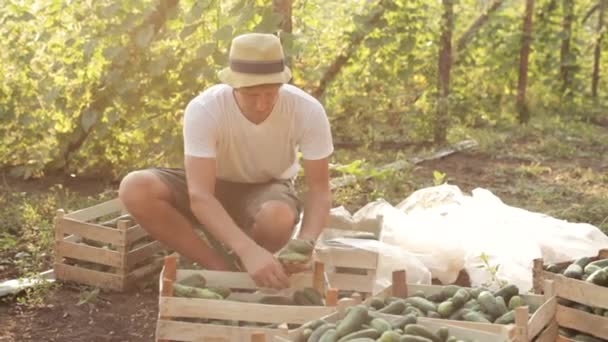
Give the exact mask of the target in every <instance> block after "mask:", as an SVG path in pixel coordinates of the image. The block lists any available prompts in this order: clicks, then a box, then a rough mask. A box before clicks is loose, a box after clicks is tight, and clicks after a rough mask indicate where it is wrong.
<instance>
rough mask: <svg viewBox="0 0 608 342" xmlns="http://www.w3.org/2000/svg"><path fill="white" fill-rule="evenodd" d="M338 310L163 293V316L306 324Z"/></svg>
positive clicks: (161, 309)
mask: <svg viewBox="0 0 608 342" xmlns="http://www.w3.org/2000/svg"><path fill="white" fill-rule="evenodd" d="M333 311H335V308H333V307H325V306H298V307H294V306H286V305H268V304H257V303H244V302H232V301H227V300H212V299H198V298H181V297H161V298H160V306H159V313H160V315H162V316H163V317H182V318H183V317H189V318H209V319H221V320H238V321H249V322H263V323H284V322H285V323H297V324H303V323H306V322H308V321H311V320H313V319H316V318H319V317H323V316H326V315H328V314H330V313H332V312H333Z"/></svg>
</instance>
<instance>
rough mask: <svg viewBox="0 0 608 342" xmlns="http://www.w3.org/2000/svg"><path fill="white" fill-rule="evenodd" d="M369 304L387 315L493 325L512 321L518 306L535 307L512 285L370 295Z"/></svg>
mask: <svg viewBox="0 0 608 342" xmlns="http://www.w3.org/2000/svg"><path fill="white" fill-rule="evenodd" d="M370 305H371V307H372V308H373V309H375V310H377V312H380V313H386V314H391V315H413V316H414V317H429V318H443V319H450V320H460V321H470V322H481V323H496V324H510V323H514V322H515V312H514V310H515V308H517V307H519V306H528V307H529V309H530V312H534V311H535V310H536V309H537V308H536V307H535V306H533V305H532V304H531V303H527V302H526V300H525V298H524V297H521V296H519V289H518V288H517V286H515V285H514V284H508V285H506V286H503V287H502V288H500V289H499V290H497V291H494V292H492V291H490V290H488V289H484V288H464V287H460V286H457V285H447V286H445V287H443V288H442V289H441V291H440V292H438V293H435V294H432V295H428V296H427V295H425V294H424V293H423V292H422V291H419V292H417V293H415V294H414V295H413V296H411V297H408V298H397V297H387V298H386V299H384V300H383V299H380V298H372V299H371V301H370Z"/></svg>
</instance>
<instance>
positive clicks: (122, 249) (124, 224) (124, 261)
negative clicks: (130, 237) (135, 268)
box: [115, 220, 129, 290]
mask: <svg viewBox="0 0 608 342" xmlns="http://www.w3.org/2000/svg"><path fill="white" fill-rule="evenodd" d="M116 227H117V228H118V231H119V232H120V234H121V235H122V239H123V240H122V241H123V244H122V245H117V246H115V247H116V251H117V252H118V253H119V254H120V266H119V267H118V269H117V273H118V274H119V275H121V278H120V286H121V287H122V289H123V290H124V289H125V288H126V287H127V286H128V285H129V284H127V281H128V280H129V279H128V274H129V262H128V258H127V257H128V256H129V241H127V229H129V220H118V222H117V224H116Z"/></svg>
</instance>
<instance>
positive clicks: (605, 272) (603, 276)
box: [585, 267, 608, 286]
mask: <svg viewBox="0 0 608 342" xmlns="http://www.w3.org/2000/svg"><path fill="white" fill-rule="evenodd" d="M585 281H587V282H590V283H593V284H595V285H599V286H608V267H605V268H602V269H600V270H597V271H595V272H593V273H592V274H591V275H590V276H589V277H587V279H585Z"/></svg>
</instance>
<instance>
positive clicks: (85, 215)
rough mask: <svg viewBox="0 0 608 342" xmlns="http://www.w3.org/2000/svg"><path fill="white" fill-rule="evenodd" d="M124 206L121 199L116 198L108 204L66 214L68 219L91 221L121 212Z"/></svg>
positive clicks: (104, 203)
mask: <svg viewBox="0 0 608 342" xmlns="http://www.w3.org/2000/svg"><path fill="white" fill-rule="evenodd" d="M122 207H123V205H122V202H121V201H120V199H118V198H115V199H112V200H109V201H107V202H103V203H100V204H97V205H94V206H92V207H88V208H85V209H80V210H77V211H73V212H71V213H69V214H66V215H65V217H66V218H71V219H74V220H77V221H90V220H93V219H96V218H98V217H102V216H105V215H108V214H112V213H117V212H120V210H121V209H122Z"/></svg>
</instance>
